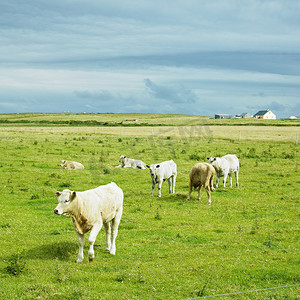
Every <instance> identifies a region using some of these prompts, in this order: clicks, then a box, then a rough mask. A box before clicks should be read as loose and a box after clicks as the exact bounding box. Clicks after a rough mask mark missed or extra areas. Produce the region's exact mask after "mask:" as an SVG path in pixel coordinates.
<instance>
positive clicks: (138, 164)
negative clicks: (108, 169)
mask: <svg viewBox="0 0 300 300" xmlns="http://www.w3.org/2000/svg"><path fill="white" fill-rule="evenodd" d="M119 162H120V163H121V165H119V166H116V168H120V167H122V168H133V169H146V164H145V163H144V162H143V161H141V160H138V159H133V158H128V157H126V156H124V155H121V156H120V160H119Z"/></svg>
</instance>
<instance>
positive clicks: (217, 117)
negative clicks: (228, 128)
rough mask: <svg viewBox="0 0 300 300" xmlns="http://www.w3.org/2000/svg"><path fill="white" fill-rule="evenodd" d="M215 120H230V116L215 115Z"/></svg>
mask: <svg viewBox="0 0 300 300" xmlns="http://www.w3.org/2000/svg"><path fill="white" fill-rule="evenodd" d="M215 119H232V115H228V114H215Z"/></svg>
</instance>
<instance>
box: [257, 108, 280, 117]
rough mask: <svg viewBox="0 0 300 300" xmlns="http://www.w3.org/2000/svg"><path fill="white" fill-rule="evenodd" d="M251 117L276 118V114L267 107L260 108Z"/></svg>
mask: <svg viewBox="0 0 300 300" xmlns="http://www.w3.org/2000/svg"><path fill="white" fill-rule="evenodd" d="M253 117H254V118H256V119H276V115H275V114H274V113H272V112H271V111H270V110H269V109H267V110H260V111H259V112H257V113H256V114H255V115H254V116H253Z"/></svg>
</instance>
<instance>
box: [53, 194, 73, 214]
mask: <svg viewBox="0 0 300 300" xmlns="http://www.w3.org/2000/svg"><path fill="white" fill-rule="evenodd" d="M55 194H56V196H57V197H58V205H57V206H56V208H55V209H54V213H55V214H57V215H64V216H69V215H70V212H71V207H70V205H71V203H72V201H73V200H74V199H75V198H76V192H72V191H70V190H63V191H62V192H56V193H55Z"/></svg>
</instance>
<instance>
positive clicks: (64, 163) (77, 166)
mask: <svg viewBox="0 0 300 300" xmlns="http://www.w3.org/2000/svg"><path fill="white" fill-rule="evenodd" d="M60 166H61V167H63V168H65V169H67V170H83V169H84V166H83V164H81V163H79V162H76V161H70V160H61V161H60Z"/></svg>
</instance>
